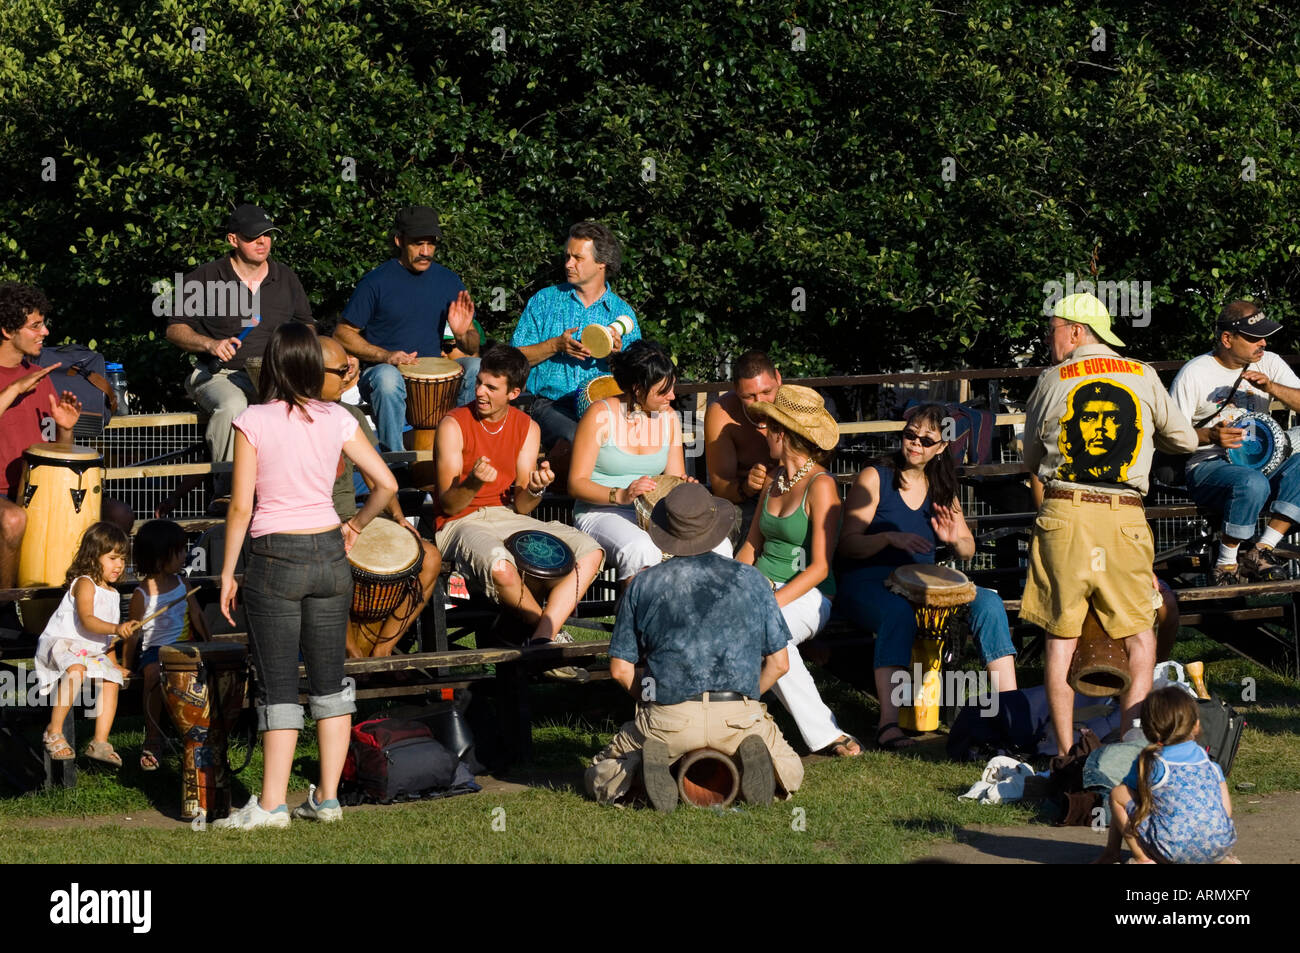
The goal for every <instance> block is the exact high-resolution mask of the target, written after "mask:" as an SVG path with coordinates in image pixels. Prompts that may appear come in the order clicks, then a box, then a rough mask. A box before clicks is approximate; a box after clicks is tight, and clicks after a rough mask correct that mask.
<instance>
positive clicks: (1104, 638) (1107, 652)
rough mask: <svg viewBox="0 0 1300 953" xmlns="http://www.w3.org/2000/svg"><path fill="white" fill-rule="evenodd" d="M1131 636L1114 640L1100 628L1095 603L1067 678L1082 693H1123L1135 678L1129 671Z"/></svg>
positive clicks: (1106, 694) (1097, 695)
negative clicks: (1129, 641)
mask: <svg viewBox="0 0 1300 953" xmlns="http://www.w3.org/2000/svg"><path fill="white" fill-rule="evenodd" d="M1127 643H1128V639H1112V638H1111V637H1110V636H1109V635H1107V634H1106V630H1105V629H1103V628H1102V627H1101V620H1100V619H1098V618H1097V613H1096V612H1094V611H1093V608H1092V606H1089V607H1088V614H1087V615H1086V616H1084V617H1083V634H1082V635H1080V636H1079V644H1078V645H1076V646H1075V647H1074V657H1073V658H1072V659H1070V671H1069V674H1067V675H1066V681H1068V682H1069V683H1070V687H1071V688H1073V689H1074V690H1075V691H1076V692H1078V693H1079V694H1080V695H1087V696H1088V697H1089V698H1106V697H1107V696H1110V695H1122V694H1124V692H1125V691H1126V690H1127V689H1128V686H1129V683H1130V682H1131V681H1132V680H1133V679H1132V676H1130V675H1129V672H1128V644H1127Z"/></svg>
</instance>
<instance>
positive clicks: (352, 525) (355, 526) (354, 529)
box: [344, 516, 361, 536]
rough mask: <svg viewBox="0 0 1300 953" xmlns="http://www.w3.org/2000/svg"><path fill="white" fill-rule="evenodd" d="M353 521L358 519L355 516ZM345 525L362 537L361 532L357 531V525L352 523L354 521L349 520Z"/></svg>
mask: <svg viewBox="0 0 1300 953" xmlns="http://www.w3.org/2000/svg"><path fill="white" fill-rule="evenodd" d="M352 519H356V517H355V516H354V517H353V518H352ZM344 525H346V526H350V527H352V532H354V533H356V534H357V535H358V536H360V535H361V530H359V529H357V524H356V523H354V522H352V520H348V521H347V523H345V524H344Z"/></svg>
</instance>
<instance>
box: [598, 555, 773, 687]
mask: <svg viewBox="0 0 1300 953" xmlns="http://www.w3.org/2000/svg"><path fill="white" fill-rule="evenodd" d="M789 641H790V630H789V628H787V626H786V624H785V619H783V618H782V617H781V610H780V608H779V607H778V606H777V604H776V598H775V597H774V596H773V595H772V587H771V585H769V583H768V581H767V580H766V579H765V578H763V574H762V573H760V572H759V571H758V570H757V569H755V568H754V567H753V566H748V565H746V564H744V563H738V562H736V561H735V560H732V559H725V558H723V557H722V556H719V555H717V554H716V553H705V554H704V555H702V556H678V557H677V558H675V559H670V560H668V562H666V563H661V564H660V565H658V566H652V567H651V568H649V569H647V570H645V571H644V572H641V573H638V574H637V575H636V576H634V577H633V579H632V583H631V585H629V586H628V588H627V594H626V595H625V596H624V597H623V603H622V605H621V606H619V610H618V618H617V620H616V621H615V623H614V635H613V638H611V639H610V643H609V654H610V655H611V656H613V657H614V658H619V659H623V660H624V661H625V662H631V663H632V664H633V665H635V664H637V662H638V661H640V660H641V659H643V658H644V659H645V661H646V665H647V667H648V669H649V675H650V676H651V677H652V678H653V679H654V696H653V698H648V699H646V700H647V701H655V702H657V703H659V704H661V705H675V704H677V703H678V702H682V701H685V700H686V699H688V698H690V697H692V696H693V695H698V694H699V693H700V692H741V693H742V694H745V695H748V696H749V697H750V698H757V697H758V673H759V670H760V669H761V668H762V666H763V659H764V658H765V657H766V656H768V655H772V654H774V653H776V652H779V651H781V650H782V649H783V648H785V647H786V645H787V643H789ZM641 694H642V693H641V691H638V695H639V696H640V695H641Z"/></svg>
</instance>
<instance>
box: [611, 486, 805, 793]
mask: <svg viewBox="0 0 1300 953" xmlns="http://www.w3.org/2000/svg"><path fill="white" fill-rule="evenodd" d="M734 513H735V509H734V507H732V505H731V504H730V503H728V502H727V501H726V500H723V499H719V498H718V497H715V496H712V495H710V493H709V491H708V490H706V489H705V488H704V487H702V486H700V485H699V484H698V483H688V484H684V485H682V486H679V487H677V489H675V490H673V491H672V492H671V493H669V494H668V496H667V497H665V498H664V499H663V500H660V501H659V503H658V504H657V505H656V506H655V508H654V513H653V515H652V517H651V519H652V525H651V527H650V536H651V538H652V539H653V540H654V543H655V545H656V546H658V547H659V548H660V549H661V550H662V551H663V552H664V553H666V554H668V555H671V556H674V557H677V558H675V559H671V560H668V561H667V562H664V563H661V564H660V565H658V566H652V567H650V568H649V569H646V570H644V571H642V572H640V573H638V574H637V575H636V576H634V577H633V578H632V582H631V584H630V585H629V586H628V589H627V593H626V594H625V596H624V597H623V602H622V604H621V605H620V606H619V610H618V617H617V619H616V620H615V623H614V635H613V638H612V639H611V641H610V646H609V656H610V660H609V672H610V675H611V676H613V678H614V680H615V681H617V682H618V683H619V684H620V685H622V686H623V687H624V688H625V689H627V691H628V693H629V694H630V695H631V696H632V697H633V698H635V699H636V700H637V702H638V704H637V710H636V717H635V718H634V719H633V720H632V721H630V722H628V723H627V724H625V725H624V726H623V727H622V728H621V729H620V730H619V732H618V734H616V735H615V736H614V739H613V740H612V741H611V742H610V743H609V745H608V746H607V747H606V748H605V749H604V750H603V751H601V752H600V754H598V755H596V757H595V759H594V760H593V761H592V764H591V766H590V767H589V768H588V769H587V775H586V783H587V792H588V793H589V794H590V795H591V796H592V797H594V798H595V799H596V800H597V801H600V802H601V803H602V804H607V803H612V802H619V801H626V800H631V799H633V798H634V797H635V796H636V795H638V794H640V793H641V791H640V788H641V785H638V783H637V782H638V781H641V782H642V784H643V786H644V791H645V794H646V796H647V797H648V798H649V799H650V803H651V804H653V805H654V807H655V808H656V809H658V810H660V811H671V810H672V809H673V808H675V807H676V806H677V783H676V781H674V780H673V776H672V774H671V773H670V772H669V768H670V767H671V765H672V764H673V762H675V761H676V760H677V759H678V758H680V757H681V756H682V755H684V754H687V753H688V752H690V751H694V750H695V749H696V748H713V749H715V750H716V751H720V752H722V753H723V754H727V755H736V756H738V758H739V761H740V769H741V776H740V790H741V794H742V796H743V797H744V799H745V800H746V801H749V802H750V803H755V804H770V803H771V801H772V797H773V795H774V793H775V788H776V787H777V786H778V785H779V786H780V789H781V790H782V791H784V792H785V793H787V794H790V793H793V792H794V791H797V790H798V789H799V785H800V784H801V783H802V782H803V764H802V763H801V762H800V760H799V756H798V755H797V754H795V753H794V749H792V748H791V747H790V745H789V744H788V743H787V742H786V740H785V738H783V737H782V736H781V730H780V729H779V728H777V726H776V722H774V721H773V720H772V717H771V716H770V715H768V713H767V709H766V708H764V707H763V706H762V705H761V704H759V702H758V698H759V696H760V695H762V694H763V692H765V691H767V690H768V689H769V688H771V687H772V685H773V684H775V682H776V680H777V679H778V678H780V677H781V676H782V675H784V674H785V673H786V671H787V670H788V669H789V667H790V663H789V658H788V656H787V655H786V645H787V644H788V643H789V641H790V630H789V629H788V628H786V624H785V620H784V619H782V617H781V610H780V609H779V608H778V607H777V604H776V599H775V598H774V597H773V596H772V587H771V586H770V585H769V584H768V581H767V580H766V579H764V578H763V575H762V574H761V573H760V572H759V571H758V570H756V569H755V568H754V567H753V566H749V565H746V564H744V563H738V562H735V561H733V560H731V559H724V558H723V557H722V556H719V555H717V554H715V553H712V552H710V550H712V549H713V547H714V546H716V545H718V543H720V542H721V541H722V540H723V539H724V538H725V537H726V535H727V533H728V532H729V531H730V529H731V525H732V521H733V519H734ZM642 661H643V662H644V668H638V663H639V662H642ZM774 773H775V776H774Z"/></svg>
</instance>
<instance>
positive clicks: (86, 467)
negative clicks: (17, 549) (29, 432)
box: [18, 443, 104, 586]
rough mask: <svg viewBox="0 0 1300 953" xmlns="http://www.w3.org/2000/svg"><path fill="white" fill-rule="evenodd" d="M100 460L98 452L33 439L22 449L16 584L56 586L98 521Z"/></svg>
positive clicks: (101, 488) (100, 499)
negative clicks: (23, 525) (23, 526)
mask: <svg viewBox="0 0 1300 953" xmlns="http://www.w3.org/2000/svg"><path fill="white" fill-rule="evenodd" d="M103 483H104V460H103V458H102V457H101V456H100V455H99V451H98V450H93V449H91V448H90V447H78V446H74V445H72V444H53V443H38V444H33V445H32V446H30V447H28V448H27V449H26V450H24V451H23V478H22V483H20V484H19V489H18V502H19V503H21V504H22V507H23V509H25V510H26V511H27V530H26V531H25V532H24V533H23V545H22V550H21V553H20V555H19V558H18V585H20V586H61V585H63V577H64V575H65V574H66V573H67V571H68V567H69V566H71V565H72V558H73V557H74V556H75V555H76V554H77V547H78V546H80V545H81V537H82V534H84V533H85V532H86V530H87V529H89V528H90V527H91V526H92V525H93V524H95V523H98V522H99V514H100V509H101V505H102V503H103Z"/></svg>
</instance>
